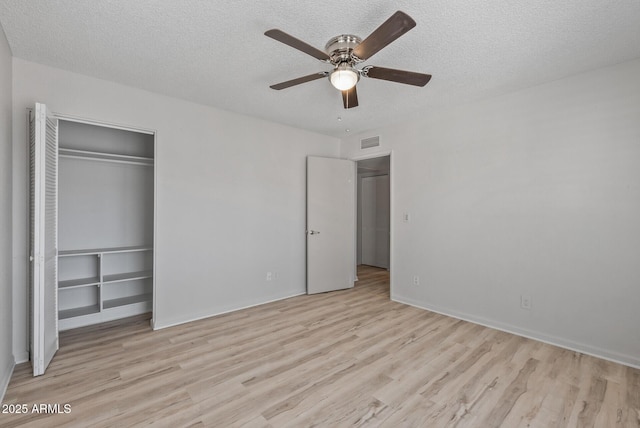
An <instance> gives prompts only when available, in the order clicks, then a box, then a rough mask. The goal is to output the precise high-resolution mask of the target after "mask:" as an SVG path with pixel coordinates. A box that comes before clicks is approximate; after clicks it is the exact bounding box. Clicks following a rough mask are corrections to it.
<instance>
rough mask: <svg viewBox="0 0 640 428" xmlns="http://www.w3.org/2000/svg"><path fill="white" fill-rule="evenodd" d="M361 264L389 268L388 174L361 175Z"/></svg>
mask: <svg viewBox="0 0 640 428" xmlns="http://www.w3.org/2000/svg"><path fill="white" fill-rule="evenodd" d="M361 192H362V194H361V201H362V205H361V216H362V217H361V218H362V230H361V236H362V264H365V265H369V266H376V267H380V268H384V269H389V211H390V206H389V204H390V200H389V176H388V175H379V176H375V177H363V178H362V186H361Z"/></svg>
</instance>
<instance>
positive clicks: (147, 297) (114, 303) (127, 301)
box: [102, 293, 152, 309]
mask: <svg viewBox="0 0 640 428" xmlns="http://www.w3.org/2000/svg"><path fill="white" fill-rule="evenodd" d="M151 300H152V294H151V293H147V294H138V295H136V296H127V297H120V298H118V299H111V300H105V301H104V302H102V305H103V307H104V309H111V308H117V307H120V306H126V305H132V304H134V303H142V302H151Z"/></svg>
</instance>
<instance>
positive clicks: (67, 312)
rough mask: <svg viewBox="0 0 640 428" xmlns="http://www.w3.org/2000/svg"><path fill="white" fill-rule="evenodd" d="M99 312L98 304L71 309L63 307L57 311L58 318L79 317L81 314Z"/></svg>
mask: <svg viewBox="0 0 640 428" xmlns="http://www.w3.org/2000/svg"><path fill="white" fill-rule="evenodd" d="M98 312H100V305H91V306H82V307H79V308H73V309H64V310H61V311H59V312H58V319H61V320H64V319H67V318H74V317H81V316H83V315H91V314H97V313H98Z"/></svg>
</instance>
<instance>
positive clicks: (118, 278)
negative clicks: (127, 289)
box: [102, 270, 153, 284]
mask: <svg viewBox="0 0 640 428" xmlns="http://www.w3.org/2000/svg"><path fill="white" fill-rule="evenodd" d="M152 276H153V271H151V270H143V271H139V272H126V273H116V274H113V275H105V276H104V277H103V281H102V283H103V284H107V283H114V282H122V281H133V280H135V279H145V278H151V277H152Z"/></svg>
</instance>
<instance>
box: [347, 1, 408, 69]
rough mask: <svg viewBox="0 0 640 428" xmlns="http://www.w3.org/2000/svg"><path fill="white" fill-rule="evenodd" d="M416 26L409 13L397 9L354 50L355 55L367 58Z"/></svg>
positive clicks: (362, 58)
mask: <svg viewBox="0 0 640 428" xmlns="http://www.w3.org/2000/svg"><path fill="white" fill-rule="evenodd" d="M415 26H416V21H414V20H413V19H412V18H411V17H410V16H409V15H407V14H406V13H404V12H401V11H397V12H396V13H394V14H393V15H391V18H389V19H387V20H386V21H385V22H383V23H382V25H380V26H379V27H378V28H376V30H375V31H374V32H373V33H371V34H369V37H367V38H366V39H364V40H363V41H362V43H360V44H359V45H358V46H356V48H355V49H354V50H353V55H354V56H356V57H358V58H359V59H361V60H363V61H364V60H366V59H369V58H371V57H372V56H373V55H375V54H376V53H377V52H378V51H380V49H382V48H384V47H385V46H387V45H388V44H389V43H391V42H393V41H394V40H395V39H397V38H398V37H400V36H402V35H403V34H404V33H406V32H407V31H409V30H411V29H412V28H413V27H415Z"/></svg>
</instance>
